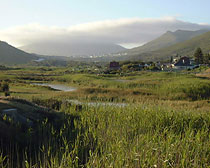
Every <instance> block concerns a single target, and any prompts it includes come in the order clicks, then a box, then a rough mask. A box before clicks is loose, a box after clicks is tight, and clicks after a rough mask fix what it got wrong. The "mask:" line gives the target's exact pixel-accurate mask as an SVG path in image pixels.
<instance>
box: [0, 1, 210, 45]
mask: <svg viewBox="0 0 210 168" xmlns="http://www.w3.org/2000/svg"><path fill="white" fill-rule="evenodd" d="M209 7H210V1H209V0H0V11H1V15H0V20H1V22H0V40H7V41H8V42H10V43H12V44H14V45H16V46H21V45H26V44H27V43H33V42H38V41H39V40H41V39H40V38H38V36H40V37H43V35H44V37H45V38H46V39H45V40H49V36H53V38H55V36H56V37H57V38H58V36H60V37H61V36H66V32H68V33H67V34H68V35H70V33H72V32H74V33H75V31H76V29H77V33H78V32H79V31H80V32H81V31H82V33H81V34H83V35H84V31H86V30H85V29H86V28H87V27H88V30H89V29H91V27H94V28H95V27H97V25H98V26H99V25H100V24H101V26H102V25H103V26H107V28H108V29H107V30H108V31H109V36H111V35H112V33H116V32H117V30H114V31H113V30H111V29H110V26H112V27H113V26H115V27H116V25H118V27H119V24H120V23H119V22H121V26H124V29H125V25H127V26H128V24H132V25H134V24H135V23H136V22H138V24H139V26H140V27H139V31H142V30H140V29H141V28H142V27H141V25H143V24H147V28H148V27H149V24H150V23H151V22H152V24H151V26H152V25H153V26H154V24H153V23H154V22H157V21H159V22H160V24H159V27H160V28H161V27H163V26H165V29H164V30H161V31H160V30H157V33H154V32H155V31H154V30H153V29H152V30H151V31H149V30H150V29H148V32H146V33H145V34H148V36H151V35H152V34H155V35H153V36H152V37H148V38H141V36H139V41H138V40H136V39H135V40H133V41H132V40H127V41H126V40H125V39H123V36H122V35H120V36H119V37H118V39H117V40H116V39H115V40H113V42H114V43H127V44H128V43H129V44H132V43H135V44H137V43H138V44H141V43H142V44H143V43H145V42H148V41H149V40H151V39H154V38H156V37H158V36H159V35H161V34H162V33H164V31H167V30H166V29H168V30H173V31H174V30H175V29H179V27H176V26H175V28H171V29H170V26H166V25H165V23H164V24H162V21H163V20H165V22H169V24H171V20H173V21H174V22H178V21H180V22H183V23H189V24H190V25H191V24H198V25H201V24H202V25H203V24H205V25H207V24H209V25H210V20H209V18H210V13H209ZM122 22H123V23H122ZM125 22H126V23H125ZM178 24H179V23H178ZM87 25H88V26H87ZM155 25H156V24H155ZM190 25H189V26H190ZM156 26H157V25H156ZM33 27H34V29H33ZM99 27H100V26H99ZM198 27H199V26H198ZM100 28H101V27H100ZM143 28H145V26H143ZM181 28H183V26H180V29H181ZM199 28H200V27H199ZM55 29H56V31H55ZM58 29H59V30H58ZM73 29H74V30H73ZM78 29H79V30H78ZM133 29H134V31H135V33H133V34H132V33H131V38H130V39H132V37H133V36H135V34H136V33H137V32H136V31H137V30H136V29H138V27H137V26H133ZM133 29H132V28H130V29H128V31H130V32H132V30H133ZM185 29H191V28H190V27H189V28H188V27H185ZM194 29H195V28H194V27H193V28H192V30H194ZM196 29H198V28H196ZM48 30H49V31H48ZM70 30H71V31H70ZM53 31H55V32H53ZM92 31H93V29H91V32H90V34H91V33H92ZM95 31H99V29H96V28H95ZM104 31H105V30H104V29H103V31H102V33H103V32H104ZM112 31H113V32H112ZM25 32H27V33H25ZM122 32H123V31H122ZM88 33H89V32H87V31H86V35H88ZM107 33H108V32H106V33H105V34H106V35H107ZM21 34H22V36H23V37H21ZM142 34H143V33H142ZM47 35H48V37H47ZM33 36H36V37H33ZM80 36H81V35H80ZM69 37H71V36H69ZM21 38H22V39H21ZM47 38H48V39H47ZM57 38H56V40H57ZM75 38H76V37H75ZM115 38H117V37H115ZM125 38H127V35H126V36H125ZM32 39H33V40H32ZM94 39H95V38H94ZM120 39H122V40H121V41H120ZM27 41H28V42H27ZM110 41H111V40H110Z"/></svg>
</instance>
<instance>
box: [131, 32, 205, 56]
mask: <svg viewBox="0 0 210 168" xmlns="http://www.w3.org/2000/svg"><path fill="white" fill-rule="evenodd" d="M208 31H209V30H198V31H188V30H177V31H175V32H171V31H168V32H166V33H165V34H163V35H162V36H160V37H159V38H157V39H155V40H153V41H151V42H148V43H146V44H145V45H143V46H140V47H136V48H133V49H130V50H128V53H130V54H140V53H146V52H151V51H156V50H159V49H161V48H165V47H169V46H171V45H174V44H177V43H180V42H183V41H186V40H189V39H192V38H193V37H196V36H199V35H201V34H204V33H206V32H208Z"/></svg>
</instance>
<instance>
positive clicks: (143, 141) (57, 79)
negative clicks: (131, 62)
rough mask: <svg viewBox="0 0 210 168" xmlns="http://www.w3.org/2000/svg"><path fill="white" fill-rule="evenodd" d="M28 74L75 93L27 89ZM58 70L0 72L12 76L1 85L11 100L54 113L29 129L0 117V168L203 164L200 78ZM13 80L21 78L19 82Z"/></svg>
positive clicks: (205, 90)
mask: <svg viewBox="0 0 210 168" xmlns="http://www.w3.org/2000/svg"><path fill="white" fill-rule="evenodd" d="M33 71H34V76H33V77H34V79H38V78H37V77H40V76H42V77H43V80H44V82H50V83H61V84H65V85H67V86H75V87H77V88H78V90H77V91H74V92H59V91H53V90H51V89H49V88H47V87H40V86H33V85H31V84H30V83H31V82H32V81H31V80H29V79H27V77H30V76H31V74H32V72H33ZM65 71H66V69H63V68H61V69H57V68H55V69H53V70H52V71H42V70H39V69H37V68H35V69H33V68H32V69H30V68H29V69H28V70H27V68H26V69H25V70H23V71H21V70H16V71H4V72H1V73H0V76H1V75H2V76H3V75H5V76H6V77H8V78H9V77H10V74H11V76H13V78H11V80H10V81H9V84H10V91H11V95H12V96H13V97H16V98H18V97H19V98H21V99H27V100H30V101H32V102H34V103H36V104H38V105H40V106H45V107H47V108H50V109H54V110H56V111H57V112H56V113H53V114H52V115H49V116H46V117H43V118H42V119H40V120H39V122H38V123H36V125H35V126H34V127H32V128H27V127H21V126H18V125H14V123H12V121H11V122H5V120H4V118H0V134H3V133H6V132H5V131H4V129H6V128H9V129H10V130H11V133H14V134H11V135H13V136H12V138H11V136H10V138H9V139H8V137H7V136H6V139H4V140H3V141H1V142H0V153H2V155H1V154H0V166H2V167H3V166H5V167H17V168H18V167H41V168H50V167H52V168H54V167H146V168H147V167H160V168H162V167H163V168H164V167H167V168H168V167H177V168H178V167H196V168H197V167H208V166H209V165H210V159H209V158H210V151H209V147H210V141H209V128H210V116H209V112H210V110H209V99H210V81H209V79H208V78H201V77H199V75H197V76H196V75H194V74H193V73H192V74H187V73H185V72H184V73H174V72H173V73H166V72H138V73H129V74H121V75H96V74H85V73H80V74H64V72H65ZM21 74H23V75H22V76H25V77H26V79H23V78H19V76H21ZM49 79H52V80H51V81H49ZM117 79H123V80H126V81H125V82H121V81H116V80H117ZM39 82H41V81H39ZM69 99H74V100H80V101H82V102H98V103H99V102H123V103H126V104H127V106H126V107H118V106H114V105H113V106H103V105H101V106H97V107H93V106H88V105H85V104H83V105H81V106H80V107H79V106H78V105H74V104H72V103H68V101H66V100H69ZM21 102H22V103H23V104H22V105H21ZM0 105H1V108H0V110H2V109H4V108H6V107H7V106H12V107H17V108H18V109H22V110H21V111H23V114H25V115H26V114H29V115H28V116H36V115H35V114H36V112H35V111H31V109H30V106H27V107H26V106H25V105H24V101H20V102H19V103H14V102H13V103H12V104H7V105H5V102H4V105H2V104H0ZM24 109H25V111H24ZM40 114H42V113H40ZM8 121H10V120H8ZM3 128H4V129H3ZM15 132H18V134H17V133H16V134H15ZM8 140H9V141H8Z"/></svg>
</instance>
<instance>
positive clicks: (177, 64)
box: [109, 56, 198, 71]
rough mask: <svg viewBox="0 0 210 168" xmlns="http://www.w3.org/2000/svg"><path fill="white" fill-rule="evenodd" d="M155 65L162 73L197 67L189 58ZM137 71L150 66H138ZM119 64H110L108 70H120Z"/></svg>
mask: <svg viewBox="0 0 210 168" xmlns="http://www.w3.org/2000/svg"><path fill="white" fill-rule="evenodd" d="M153 64H155V67H156V68H157V69H159V70H162V71H171V70H185V69H187V70H188V69H194V68H196V67H198V65H196V64H195V62H194V60H193V59H190V58H189V57H186V56H185V57H180V58H178V59H177V58H176V59H173V60H172V62H171V63H160V62H157V63H153ZM138 66H139V69H144V68H147V67H149V66H151V64H146V63H144V64H139V65H138ZM120 68H121V67H120V63H119V62H115V61H113V62H110V65H109V69H110V70H120Z"/></svg>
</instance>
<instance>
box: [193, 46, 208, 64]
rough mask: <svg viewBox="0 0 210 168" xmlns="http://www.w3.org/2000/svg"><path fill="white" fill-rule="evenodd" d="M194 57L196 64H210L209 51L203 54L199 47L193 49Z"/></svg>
mask: <svg viewBox="0 0 210 168" xmlns="http://www.w3.org/2000/svg"><path fill="white" fill-rule="evenodd" d="M194 58H195V63H196V64H210V53H206V54H203V51H202V49H201V48H200V47H199V48H197V49H196V50H195V53H194Z"/></svg>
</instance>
